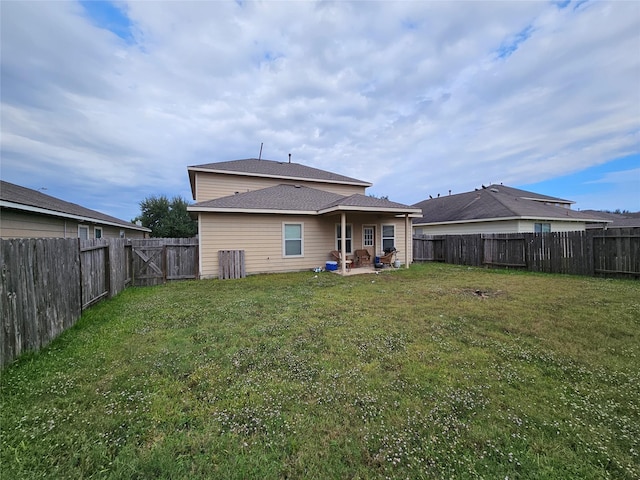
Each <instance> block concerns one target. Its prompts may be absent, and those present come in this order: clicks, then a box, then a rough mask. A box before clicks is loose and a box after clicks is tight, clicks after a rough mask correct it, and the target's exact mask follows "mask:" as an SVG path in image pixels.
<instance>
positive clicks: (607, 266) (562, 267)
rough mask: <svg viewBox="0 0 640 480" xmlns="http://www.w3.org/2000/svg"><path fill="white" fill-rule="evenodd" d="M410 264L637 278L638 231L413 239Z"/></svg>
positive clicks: (639, 261) (639, 266)
mask: <svg viewBox="0 0 640 480" xmlns="http://www.w3.org/2000/svg"><path fill="white" fill-rule="evenodd" d="M413 259H414V261H436V262H445V263H452V264H458V265H472V266H489V267H507V268H519V269H525V270H530V271H532V272H546V273H566V274H572V275H591V276H594V275H607V276H620V277H626V278H639V277H640V228H624V229H620V228H618V229H608V230H590V231H586V232H555V233H553V232H552V233H509V234H477V235H418V236H414V237H413Z"/></svg>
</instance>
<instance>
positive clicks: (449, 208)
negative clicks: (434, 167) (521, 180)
mask: <svg viewBox="0 0 640 480" xmlns="http://www.w3.org/2000/svg"><path fill="white" fill-rule="evenodd" d="M572 203H574V202H572V201H570V200H564V199H562V198H556V197H549V196H545V195H540V194H537V193H533V192H527V191H525V190H519V189H517V188H511V187H507V186H504V185H490V186H489V187H483V188H481V189H477V190H475V191H473V192H465V193H459V194H456V195H448V196H444V197H438V198H431V199H429V200H424V201H422V202H419V203H416V204H415V205H414V207H417V208H420V209H422V218H414V219H413V232H414V234H416V235H465V234H476V233H535V232H539V233H545V232H568V231H584V230H585V225H586V224H587V223H590V222H605V223H609V222H610V220H608V219H605V218H602V217H601V216H599V215H595V214H592V213H586V212H580V211H574V210H571V204H572Z"/></svg>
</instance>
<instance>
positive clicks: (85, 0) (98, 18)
mask: <svg viewBox="0 0 640 480" xmlns="http://www.w3.org/2000/svg"><path fill="white" fill-rule="evenodd" d="M80 5H82V7H83V8H84V11H85V12H86V13H87V16H88V17H89V18H90V19H91V21H92V22H93V24H94V25H96V26H97V27H100V28H104V29H105V30H109V31H110V32H112V33H114V34H115V35H117V36H118V37H120V38H121V39H123V40H124V41H125V42H127V43H129V44H131V43H134V38H133V33H132V32H131V26H132V23H131V20H129V17H127V16H126V14H125V12H124V11H123V10H121V9H120V8H118V7H117V6H115V5H114V4H113V3H111V2H101V1H89V0H81V1H80Z"/></svg>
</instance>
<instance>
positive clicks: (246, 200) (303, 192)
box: [188, 184, 416, 213]
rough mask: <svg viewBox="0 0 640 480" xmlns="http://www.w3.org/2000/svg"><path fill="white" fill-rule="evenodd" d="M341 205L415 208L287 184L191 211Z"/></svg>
mask: <svg viewBox="0 0 640 480" xmlns="http://www.w3.org/2000/svg"><path fill="white" fill-rule="evenodd" d="M340 207H351V209H356V210H358V209H363V210H368V209H377V210H380V211H397V213H400V212H406V213H412V212H415V210H416V209H415V208H413V207H410V206H408V205H403V204H401V203H396V202H391V201H389V200H384V199H379V198H374V197H368V196H366V195H360V194H356V195H348V196H345V195H339V194H337V193H331V192H326V191H324V190H318V189H316V188H310V187H306V186H302V185H300V186H298V185H286V184H282V185H276V186H273V187H267V188H263V189H260V190H253V191H250V192H244V193H238V194H236V195H229V196H227V197H222V198H216V199H214V200H207V201H204V202H198V203H196V204H194V205H191V206H190V207H189V208H188V210H190V211H207V210H209V211H215V210H237V211H242V212H250V211H265V210H269V211H274V210H275V211H278V210H279V211H283V212H314V213H316V212H320V211H323V212H324V211H326V210H339V209H340Z"/></svg>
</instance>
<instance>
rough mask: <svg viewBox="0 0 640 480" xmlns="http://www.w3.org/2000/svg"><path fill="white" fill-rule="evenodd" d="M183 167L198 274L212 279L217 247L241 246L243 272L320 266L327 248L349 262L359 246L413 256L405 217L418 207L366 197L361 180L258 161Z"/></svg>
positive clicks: (402, 257) (408, 260) (406, 259)
mask: <svg viewBox="0 0 640 480" xmlns="http://www.w3.org/2000/svg"><path fill="white" fill-rule="evenodd" d="M188 172H189V180H190V182H191V191H192V194H193V199H194V200H195V201H196V203H195V204H194V205H191V206H190V207H188V210H189V211H190V212H191V213H192V214H193V215H194V216H197V218H198V232H199V241H200V274H201V277H203V278H213V277H217V276H218V251H220V250H244V251H245V270H246V273H247V274H255V273H267V272H289V271H300V270H306V269H312V268H314V267H323V266H324V265H325V263H326V261H327V260H332V258H331V257H330V252H331V251H332V250H338V251H341V252H342V253H343V255H342V258H343V259H350V258H352V257H353V255H354V253H355V251H356V250H359V249H366V250H367V251H368V252H369V253H370V254H371V256H372V258H373V257H375V256H377V255H380V254H381V253H382V252H383V250H384V249H385V248H391V247H395V248H396V249H397V250H398V254H397V258H398V259H399V260H400V261H401V262H402V263H403V264H405V265H406V266H408V265H409V264H410V263H411V261H412V241H411V237H412V235H411V221H410V218H411V217H412V216H419V215H420V210H419V209H418V208H415V207H410V206H408V205H403V204H400V203H396V202H391V201H389V200H385V199H379V198H374V197H370V196H367V195H366V194H365V190H366V188H367V187H369V186H371V184H370V183H368V182H364V181H362V180H357V179H355V178H350V177H346V176H343V175H339V174H336V173H332V172H327V171H324V170H319V169H316V168H311V167H307V166H305V165H301V164H297V163H291V162H289V163H287V162H276V161H272V160H258V159H247V160H234V161H229V162H219V163H209V164H206V165H195V166H191V167H188ZM342 239H344V240H345V241H344V242H343V241H342ZM342 268H343V269H344V268H345V266H344V264H343V265H342Z"/></svg>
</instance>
